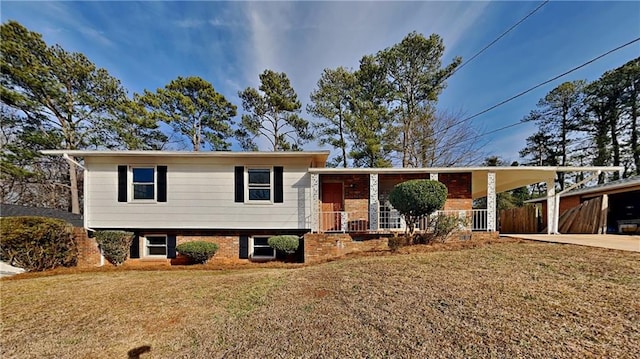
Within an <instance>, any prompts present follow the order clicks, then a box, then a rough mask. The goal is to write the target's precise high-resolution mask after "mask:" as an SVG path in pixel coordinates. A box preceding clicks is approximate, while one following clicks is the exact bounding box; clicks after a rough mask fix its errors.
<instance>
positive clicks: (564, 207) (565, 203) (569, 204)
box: [560, 195, 580, 214]
mask: <svg viewBox="0 0 640 359" xmlns="http://www.w3.org/2000/svg"><path fill="white" fill-rule="evenodd" d="M579 205H580V195H576V196H566V197H560V214H563V213H564V212H566V211H568V210H570V209H571V208H574V207H578V206H579Z"/></svg>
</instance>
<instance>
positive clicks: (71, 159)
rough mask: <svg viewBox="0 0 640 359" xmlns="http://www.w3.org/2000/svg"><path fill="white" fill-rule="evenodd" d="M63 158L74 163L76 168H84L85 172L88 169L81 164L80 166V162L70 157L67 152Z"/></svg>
mask: <svg viewBox="0 0 640 359" xmlns="http://www.w3.org/2000/svg"><path fill="white" fill-rule="evenodd" d="M62 157H63V158H64V159H65V160H67V161H68V162H71V163H73V164H74V165H76V166H78V167H80V168H82V169H83V170H85V169H86V168H84V166H83V165H81V164H80V162H78V161H76V160H74V159H73V158H71V157H69V154H68V153H66V152H65V153H63V154H62Z"/></svg>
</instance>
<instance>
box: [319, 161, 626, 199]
mask: <svg viewBox="0 0 640 359" xmlns="http://www.w3.org/2000/svg"><path fill="white" fill-rule="evenodd" d="M621 170H622V167H615V166H591V167H576V166H570V167H561V166H544V167H542V166H540V167H533V166H531V167H528V166H517V167H486V166H484V167H431V168H310V169H309V172H310V173H318V174H323V173H324V174H358V173H360V174H369V173H377V174H382V175H383V174H402V173H425V174H426V173H471V195H472V197H473V198H474V199H475V198H481V197H485V196H486V195H487V174H488V173H489V172H493V173H495V174H496V193H500V192H505V191H510V190H513V189H516V188H519V187H523V186H528V185H531V184H535V183H540V182H545V181H547V180H550V179H551V180H553V179H554V178H555V175H556V173H557V172H597V171H602V172H616V171H621Z"/></svg>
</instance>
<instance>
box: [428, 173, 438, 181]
mask: <svg viewBox="0 0 640 359" xmlns="http://www.w3.org/2000/svg"><path fill="white" fill-rule="evenodd" d="M429 179H430V180H432V181H437V180H438V174H437V173H429Z"/></svg>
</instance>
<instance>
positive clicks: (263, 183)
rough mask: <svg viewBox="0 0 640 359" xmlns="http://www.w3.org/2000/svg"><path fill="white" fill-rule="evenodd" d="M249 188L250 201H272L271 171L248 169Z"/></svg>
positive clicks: (266, 169) (267, 169)
mask: <svg viewBox="0 0 640 359" xmlns="http://www.w3.org/2000/svg"><path fill="white" fill-rule="evenodd" d="M247 188H248V192H249V196H248V198H249V201H271V169H269V168H250V169H248V170H247Z"/></svg>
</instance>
